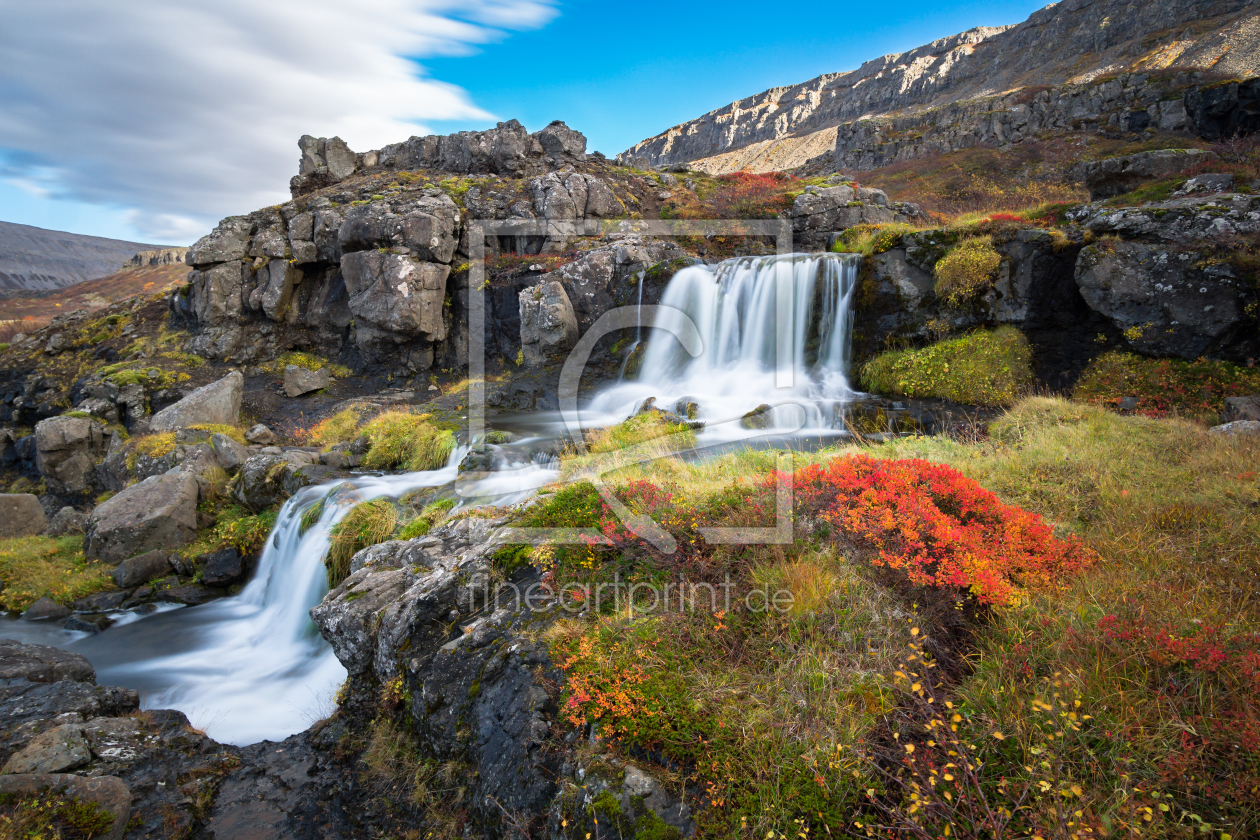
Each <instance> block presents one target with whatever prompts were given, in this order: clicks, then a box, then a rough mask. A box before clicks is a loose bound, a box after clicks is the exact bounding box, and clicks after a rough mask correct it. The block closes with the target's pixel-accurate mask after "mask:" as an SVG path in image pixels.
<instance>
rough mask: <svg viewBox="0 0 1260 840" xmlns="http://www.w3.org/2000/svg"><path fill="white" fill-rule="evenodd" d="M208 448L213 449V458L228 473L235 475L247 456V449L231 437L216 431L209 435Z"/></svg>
mask: <svg viewBox="0 0 1260 840" xmlns="http://www.w3.org/2000/svg"><path fill="white" fill-rule="evenodd" d="M210 448H211V449H212V450H213V451H214V459H215V460H216V461H218V462H219V466H221V467H223V469H224V471H226V472H227V474H228V475H236V473H237V471H238V470H240V468H241V464H244V463H245V461H246V460H247V459H248V458H249V450H248V449H246V448H245V447H243V446H241V445H240V444H239V443H237V442H236V441H234V440H232V438H230V437H228V436H227V435H225V434H220V433H218V432H216V433H214V434H213V435H211V436H210Z"/></svg>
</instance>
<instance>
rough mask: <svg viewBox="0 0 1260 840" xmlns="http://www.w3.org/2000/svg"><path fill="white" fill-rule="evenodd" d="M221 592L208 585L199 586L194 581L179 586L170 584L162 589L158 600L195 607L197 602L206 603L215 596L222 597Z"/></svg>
mask: <svg viewBox="0 0 1260 840" xmlns="http://www.w3.org/2000/svg"><path fill="white" fill-rule="evenodd" d="M222 595H223V593H222V592H221V591H219V590H216V589H211V588H210V587H208V586H200V585H199V584H195V583H187V584H183V585H181V586H171V587H168V588H166V589H163V590H162V592H161V593H160V596H159V597H160V600H163V601H167V602H169V603H172V604H186V605H188V606H190V607H195V606H197V605H198V604H207V603H209V602H211V601H213V600H215V599H216V598H219V597H222Z"/></svg>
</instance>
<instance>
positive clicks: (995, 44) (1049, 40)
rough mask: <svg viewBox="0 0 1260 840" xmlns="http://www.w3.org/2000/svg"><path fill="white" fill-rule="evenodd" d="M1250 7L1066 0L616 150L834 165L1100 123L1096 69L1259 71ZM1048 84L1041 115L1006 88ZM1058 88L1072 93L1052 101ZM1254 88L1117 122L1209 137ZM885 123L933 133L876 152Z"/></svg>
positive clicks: (732, 165) (715, 161)
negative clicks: (1080, 122) (1063, 124)
mask: <svg viewBox="0 0 1260 840" xmlns="http://www.w3.org/2000/svg"><path fill="white" fill-rule="evenodd" d="M1256 15H1257V11H1256V9H1255V6H1254V4H1251V3H1249V2H1246V0H1199V2H1189V3H1187V2H1177V1H1176V0H1157V2H1151V3H1142V4H1139V5H1133V4H1130V3H1127V2H1122V0H1067V2H1062V3H1055V4H1052V5H1049V6H1047V7H1045V8H1044V9H1041V10H1039V11H1036V12H1034V13H1033V14H1032V15H1031V16H1029V18H1028V19H1027V20H1026V21H1024V22H1023V23H1021V24H1018V25H1015V26H1008V27H978V28H976V29H971V30H968V31H967V32H963V33H960V34H958V35H954V36H952V37H949V38H942V39H940V40H937V41H933V42H932V43H930V44H927V45H924V46H922V47H919V48H917V49H914V50H911V51H909V52H906V53H900V54H894V55H886V56H883V57H881V58H877V59H875V60H873V61H868V62H866V63H865V64H863V65H862V66H861V67H860V68H858V69H857V70H854V71H852V72H848V73H831V74H826V75H823V76H819V77H818V78H816V79H812V80H810V81H808V82H804V83H802V84H799V85H793V86H789V87H779V88H772V89H770V90H768V91H765V92H764V93H761V94H758V95H756V96H750V97H747V98H746V99H742V100H740V101H738V102H733V103H731V104H730V105H727V106H725V107H723V108H719V109H717V110H714V111H711V112H709V113H708V114H705V115H704V116H702V117H699V118H697V119H695V120H692V121H690V122H687V123H683V124H681V125H678V126H675V127H673V128H671V129H669V130H668V131H665V132H663V133H662V134H659V135H657V136H656V137H652V138H649V139H647V140H644V141H642V142H641V143H638V144H636V145H635V146H632V147H631V148H630V149H628V150H627V151H626V152H624V153H623V154H622V155H621V158H620V159H621V160H623V161H624V162H627V163H636V162H637V163H639V164H642V165H653V166H655V165H668V164H675V163H682V162H692V163H695V164H697V165H699V166H700V168H703V169H706V170H708V171H713V172H723V171H733V170H737V169H743V168H750V169H753V170H755V171H767V170H772V169H788V168H792V167H794V166H799V165H801V164H803V163H805V161H806V160H807V159H809V158H813V157H817V156H819V155H820V154H826V155H827V156H828V157H831V158H834V160H835V165H838V166H842V167H844V166H847V167H855V166H856V167H859V168H869V167H871V166H878V165H883V164H882V163H880V162H879V161H892V160H895V159H905V158H907V157H913V156H918V155H921V154H925V153H930V152H932V151H936V152H939V151H945V150H947V148H946V147H948V146H949V145H951V144H953V145H954V146H955V147H961V148H965V147H967V146H969V145H975V143H977V142H989V141H988V140H986V139H985V138H986V137H990V138H995V139H998V140H1000V141H1001V142H1007V141H1009V140H1010V139H1011V137H1010V134H1011V132H1012V131H1019V132H1022V133H1023V135H1024V136H1029V132H1030V131H1032V130H1035V129H1033V124H1034V123H1035V124H1037V125H1039V126H1041V127H1043V128H1048V127H1050V124H1052V123H1055V122H1057V121H1060V120H1063V121H1067V122H1069V123H1070V121H1071V120H1073V119H1086V120H1091V121H1098V120H1099V119H1100V116H1101V121H1102V122H1103V123H1108V122H1110V117H1109V116H1107V115H1106V114H1105V111H1106V110H1107V108H1106V106H1105V103H1103V102H1096V101H1093V99H1094V95H1096V93H1097V91H1096V90H1095V92H1094V94H1091V95H1084V96H1083V95H1082V91H1081V90H1080V87H1082V86H1088V84H1089V82H1091V81H1092V80H1093V79H1095V78H1097V77H1099V76H1103V75H1104V74H1112V75H1114V74H1116V73H1125V72H1129V73H1140V72H1141V71H1142V70H1144V69H1146V68H1150V67H1168V66H1177V67H1200V68H1210V69H1211V70H1212V71H1214V72H1215V73H1217V74H1218V77H1220V76H1224V77H1225V78H1229V77H1231V76H1232V77H1241V78H1248V77H1252V76H1255V75H1256V74H1257V72H1260V46H1258V45H1257V43H1256V41H1255V39H1254V37H1251V36H1250V31H1251V28H1252V27H1253V26H1254V25H1255V18H1256ZM1047 85H1053V86H1068V87H1066V88H1064V89H1063V90H1062V91H1056V92H1055V94H1054V96H1053V99H1054V101H1053V102H1051V101H1050V98H1049V97H1047V98H1046V99H1043V100H1041V102H1042V105H1043V106H1044V107H1043V108H1042V109H1041V110H1042V113H1040V114H1038V113H1037V112H1038V109H1037V108H1035V107H1028V106H1030V105H1031V104H1032V103H1028V102H1024V103H1016V102H1012V101H1007V99H1003V97H1004V96H1005V95H1006V94H1008V92H1010V91H1018V90H1019V89H1021V88H1022V89H1024V92H1023V93H1020V94H1013V95H1012V98H1013V97H1021V98H1026V97H1028V96H1029V95H1030V93H1031V94H1037V95H1040V94H1039V93H1038V91H1039V90H1041V89H1042V88H1044V86H1047ZM1072 86H1077V87H1076V88H1074V87H1072ZM1064 96H1066V98H1067V100H1068V101H1066V102H1062V103H1060V100H1062V99H1063V98H1064ZM1252 97H1253V93H1252V92H1251V91H1250V90H1239V89H1238V88H1233V89H1230V88H1229V86H1228V85H1225V86H1220V87H1207V88H1200V89H1197V90H1195V91H1189V90H1186V91H1182V93H1181V95H1179V96H1177V97H1170V98H1169V100H1168V105H1167V106H1165V105H1163V104H1160V103H1159V102H1158V101H1152V102H1150V103H1146V104H1144V105H1142V106H1141V107H1140V108H1138V107H1136V106H1134V107H1130V108H1128V109H1127V110H1124V111H1123V112H1122V113H1118V114H1117V124H1118V123H1119V122H1120V119H1121V117H1123V116H1124V115H1125V114H1130V113H1134V112H1137V111H1140V112H1141V115H1140V116H1138V115H1137V114H1136V113H1134V116H1133V117H1132V118H1126V119H1128V120H1129V121H1128V123H1127V124H1128V126H1129V128H1131V129H1134V130H1141V129H1142V128H1145V127H1146V126H1147V125H1155V126H1164V125H1167V126H1178V127H1180V128H1185V129H1190V128H1192V129H1193V130H1195V131H1198V132H1200V133H1201V134H1202V135H1203V136H1205V137H1209V138H1211V139H1215V138H1217V137H1220V136H1229V135H1231V134H1232V133H1234V131H1237V130H1238V129H1240V128H1242V127H1243V126H1244V125H1245V124H1248V123H1249V122H1254V120H1255V113H1256V112H1255V109H1254V105H1253V104H1252V103H1253V98H1252ZM1174 100H1175V101H1174ZM1116 104H1117V105H1119V100H1117V102H1116ZM1020 105H1024V106H1025V107H1023V108H1022V110H1021V109H1020ZM1152 106H1154V111H1153V113H1152ZM1012 109H1014V110H1015V111H1017V112H1016V113H1012ZM1117 111H1118V112H1120V109H1119V108H1117ZM915 112H921V113H918V114H916V113H915ZM888 121H890V122H888ZM881 123H882V124H881ZM1138 123H1142V124H1141V126H1140V127H1138V125H1137V124H1138ZM938 129H939V130H938ZM884 131H892V132H906V133H907V134H911V135H931V137H926V138H925V137H919V136H912V137H908V138H902V139H903V140H904V141H905V142H904V143H902V144H901V145H900V146H899V147H896V148H892V147H889V148H884V149H882V150H878V151H876V150H873V149H872V147H873V146H879V145H885V146H886V145H887V144H886V143H880V142H879V141H878V139H877V138H875V137H874V133H875V132H884ZM951 135H952V140H951V139H950V138H951ZM1003 135H1005V137H1003ZM958 144H962V145H958ZM898 155H900V156H901V157H900V158H898Z"/></svg>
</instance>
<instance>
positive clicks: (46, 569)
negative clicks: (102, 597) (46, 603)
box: [0, 536, 114, 611]
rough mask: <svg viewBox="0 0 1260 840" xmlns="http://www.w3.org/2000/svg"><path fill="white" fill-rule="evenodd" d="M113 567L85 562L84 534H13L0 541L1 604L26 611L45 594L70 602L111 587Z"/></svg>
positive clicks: (112, 585) (56, 599) (54, 598)
mask: <svg viewBox="0 0 1260 840" xmlns="http://www.w3.org/2000/svg"><path fill="white" fill-rule="evenodd" d="M111 571H112V570H111V569H110V568H109V567H108V566H105V565H102V564H100V563H88V562H87V560H86V559H85V558H84V556H83V537H81V536H71V537H58V538H53V537H14V538H11V539H5V540H0V581H2V582H3V583H4V589H3V591H0V606H3V607H4V609H6V610H18V611H20V610H25V609H26V608H27V607H29V606H30V605H31V604H33V603H35V602H36V601H38V600H39V599H40V598H43V597H45V596H47V597H50V598H52V599H53V600H54V601H59V602H61V603H66V604H68V603H70V602H71V601H73V600H75V599H76V598H82V597H83V596H85V595H90V594H92V593H93V592H99V591H101V590H104V589H112V588H113V587H114V583H113V580H112V579H111V578H110V572H111Z"/></svg>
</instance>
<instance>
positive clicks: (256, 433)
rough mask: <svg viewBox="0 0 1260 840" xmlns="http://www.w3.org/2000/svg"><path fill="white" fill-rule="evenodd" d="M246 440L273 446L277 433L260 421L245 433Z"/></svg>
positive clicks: (260, 444)
mask: <svg viewBox="0 0 1260 840" xmlns="http://www.w3.org/2000/svg"><path fill="white" fill-rule="evenodd" d="M245 440H247V441H249V442H250V443H256V444H258V445H259V446H271V445H272V444H273V443H275V442H276V433H275V432H273V431H271V429H268V428H267V427H266V426H264V425H263V424H262V423H258V424H256V425H254V426H252V427H251V428H250V430H249V431H248V432H246V433H245Z"/></svg>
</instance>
